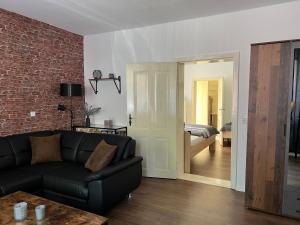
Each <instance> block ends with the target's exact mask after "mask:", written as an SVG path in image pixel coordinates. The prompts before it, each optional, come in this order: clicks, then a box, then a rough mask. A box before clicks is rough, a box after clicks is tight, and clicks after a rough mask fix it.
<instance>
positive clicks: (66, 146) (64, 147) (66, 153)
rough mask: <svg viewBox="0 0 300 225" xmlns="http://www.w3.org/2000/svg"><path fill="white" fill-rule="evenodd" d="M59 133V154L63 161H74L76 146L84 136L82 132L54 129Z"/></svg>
mask: <svg viewBox="0 0 300 225" xmlns="http://www.w3.org/2000/svg"><path fill="white" fill-rule="evenodd" d="M54 133H59V134H61V139H60V141H61V146H60V147H61V156H62V159H63V160H64V161H68V162H75V161H76V157H77V152H78V147H79V145H80V142H81V140H82V138H83V136H84V133H82V132H76V131H54Z"/></svg>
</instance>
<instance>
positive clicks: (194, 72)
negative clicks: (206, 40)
mask: <svg viewBox="0 0 300 225" xmlns="http://www.w3.org/2000/svg"><path fill="white" fill-rule="evenodd" d="M220 78H223V85H224V87H223V89H224V94H223V105H224V109H225V111H224V112H223V124H225V123H228V122H231V121H232V118H231V117H232V85H233V62H219V63H206V64H193V63H186V64H185V65H184V99H185V107H186V111H185V113H186V115H185V116H186V119H187V121H192V109H193V107H192V101H193V97H192V95H193V82H195V81H196V80H213V79H220Z"/></svg>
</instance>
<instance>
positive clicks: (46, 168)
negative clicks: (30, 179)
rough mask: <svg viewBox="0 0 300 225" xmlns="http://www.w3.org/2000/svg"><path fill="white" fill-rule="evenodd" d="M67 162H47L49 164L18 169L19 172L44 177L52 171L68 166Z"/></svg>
mask: <svg viewBox="0 0 300 225" xmlns="http://www.w3.org/2000/svg"><path fill="white" fill-rule="evenodd" d="M68 164H69V163H67V162H47V163H38V164H34V165H28V166H22V167H18V169H19V170H23V171H26V172H29V173H31V174H37V175H44V174H45V173H47V172H50V171H51V170H54V169H57V168H60V167H63V166H66V165H68Z"/></svg>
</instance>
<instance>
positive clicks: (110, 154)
mask: <svg viewBox="0 0 300 225" xmlns="http://www.w3.org/2000/svg"><path fill="white" fill-rule="evenodd" d="M116 152H117V146H116V145H110V144H107V143H106V142H105V141H104V140H102V141H101V142H100V143H99V144H98V145H97V146H96V148H95V150H94V151H93V153H92V154H91V155H90V157H89V159H88V160H87V162H86V163H85V168H87V169H89V170H91V171H93V172H96V171H99V170H101V169H103V168H104V167H106V166H108V164H109V163H110V162H111V161H112V159H113V158H114V156H115V154H116Z"/></svg>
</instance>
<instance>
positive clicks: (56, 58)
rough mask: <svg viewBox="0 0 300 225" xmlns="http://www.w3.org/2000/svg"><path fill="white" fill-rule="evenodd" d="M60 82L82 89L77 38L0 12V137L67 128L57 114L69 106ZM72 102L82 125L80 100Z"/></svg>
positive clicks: (64, 116) (65, 114)
mask: <svg viewBox="0 0 300 225" xmlns="http://www.w3.org/2000/svg"><path fill="white" fill-rule="evenodd" d="M62 82H73V83H80V84H82V86H83V83H84V75H83V37H82V36H80V35H76V34H73V33H70V32H67V31H64V30H62V29H59V28H56V27H53V26H50V25H48V24H45V23H42V22H39V21H36V20H33V19H29V18H27V17H23V16H21V15H18V14H15V13H11V12H7V11H5V10H2V9H0V136H4V135H9V134H15V133H23V132H29V131H36V130H45V129H63V128H69V127H70V116H69V113H68V112H59V111H57V105H58V103H62V104H65V105H66V106H70V103H71V100H70V98H67V97H60V96H59V84H60V83H62ZM72 101H73V109H74V111H75V123H76V124H82V123H83V122H84V113H83V107H84V97H74V98H72ZM30 111H35V112H37V115H36V117H32V118H31V117H30V116H29V113H30Z"/></svg>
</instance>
